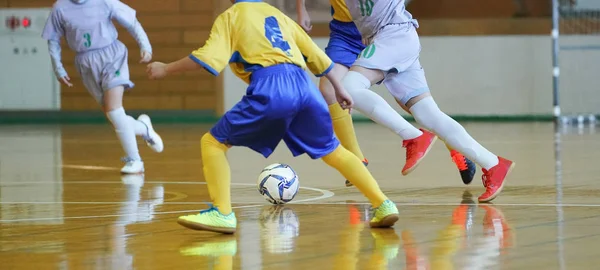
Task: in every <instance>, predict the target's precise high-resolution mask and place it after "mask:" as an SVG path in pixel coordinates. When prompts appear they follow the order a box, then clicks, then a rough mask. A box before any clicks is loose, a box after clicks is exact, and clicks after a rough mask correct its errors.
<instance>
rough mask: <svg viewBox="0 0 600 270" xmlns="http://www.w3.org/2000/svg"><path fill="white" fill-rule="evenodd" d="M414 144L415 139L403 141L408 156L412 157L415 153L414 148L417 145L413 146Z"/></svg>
mask: <svg viewBox="0 0 600 270" xmlns="http://www.w3.org/2000/svg"><path fill="white" fill-rule="evenodd" d="M413 144H414V141H413V140H409V141H403V142H402V147H404V148H406V156H407V157H412V156H413V154H414V150H415V149H414V148H415V147H412V146H413Z"/></svg>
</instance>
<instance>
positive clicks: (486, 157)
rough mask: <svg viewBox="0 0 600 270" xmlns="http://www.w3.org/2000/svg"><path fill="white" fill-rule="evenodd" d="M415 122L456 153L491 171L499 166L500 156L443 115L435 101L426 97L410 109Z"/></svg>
mask: <svg viewBox="0 0 600 270" xmlns="http://www.w3.org/2000/svg"><path fill="white" fill-rule="evenodd" d="M410 112H411V113H412V115H413V116H414V117H415V120H416V121H417V122H418V123H419V124H421V125H423V126H424V127H425V128H427V129H428V130H431V131H432V132H433V133H435V134H436V135H438V136H439V137H440V138H441V139H442V140H443V141H445V142H446V143H447V144H448V145H450V146H451V147H452V148H453V149H455V150H456V151H459V152H461V153H462V154H463V155H465V156H466V157H468V158H469V159H471V160H473V161H475V163H477V164H479V166H481V167H482V168H484V169H486V170H489V169H490V168H492V167H494V166H496V165H497V164H498V156H496V155H494V154H493V153H491V152H490V151H488V150H487V149H485V148H483V146H481V145H480V144H479V143H478V142H477V141H475V139H473V137H471V135H469V133H467V131H466V130H465V128H463V127H462V126H461V125H460V124H459V123H458V122H456V121H455V120H454V119H452V118H450V116H448V115H446V114H445V113H443V112H442V111H441V110H440V109H439V108H438V106H437V104H436V103H435V101H434V100H433V97H426V98H424V99H422V100H420V101H419V102H417V103H416V104H415V105H413V106H412V107H411V108H410Z"/></svg>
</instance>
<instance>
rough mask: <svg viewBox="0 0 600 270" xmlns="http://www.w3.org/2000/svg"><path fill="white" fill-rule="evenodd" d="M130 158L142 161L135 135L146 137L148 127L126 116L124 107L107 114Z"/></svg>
mask: <svg viewBox="0 0 600 270" xmlns="http://www.w3.org/2000/svg"><path fill="white" fill-rule="evenodd" d="M106 116H107V117H108V119H109V120H110V122H111V123H112V124H113V126H114V127H115V132H116V133H117V137H118V138H119V141H121V146H122V147H123V150H124V151H125V154H126V155H127V157H128V158H131V159H133V160H142V158H141V157H140V153H139V151H138V146H137V140H136V138H135V135H145V134H146V125H144V124H143V123H142V122H140V121H137V120H135V119H133V117H131V116H129V115H126V114H125V110H124V109H123V107H121V108H119V109H116V110H112V111H110V112H107V113H106Z"/></svg>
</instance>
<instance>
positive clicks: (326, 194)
mask: <svg viewBox="0 0 600 270" xmlns="http://www.w3.org/2000/svg"><path fill="white" fill-rule="evenodd" d="M105 182H108V181H105ZM92 183H93V182H92ZM110 183H120V182H110ZM146 183H149V182H146ZM164 183H169V182H164ZM182 183H190V182H182ZM194 183H195V184H206V182H194ZM231 185H232V186H234V185H238V186H254V185H255V184H249V183H231ZM300 189H306V190H311V191H316V192H320V193H321V196H318V197H313V198H306V199H302V200H295V201H293V202H289V203H287V204H298V203H303V202H311V201H317V200H323V199H327V198H330V197H333V196H334V195H335V193H333V192H331V191H329V190H325V189H319V188H311V187H300ZM5 203H6V202H2V203H0V204H5ZM20 203H21V204H27V203H24V202H20ZM88 203H90V204H91V203H93V202H88ZM245 203H248V202H245ZM163 204H168V203H163ZM190 204H192V203H190ZM198 204H202V203H198ZM203 204H206V203H203ZM161 205H162V204H161ZM263 206H269V204H267V203H263V204H251V205H242V206H234V207H232V208H233V209H242V208H253V207H263ZM198 211H199V210H198V209H195V210H180V211H166V212H154V213H153V214H154V215H164V214H176V213H191V212H198ZM133 215H138V214H137V213H129V214H113V215H97V216H75V217H50V218H26V219H0V223H10V222H23V221H46V220H65V219H93V218H107V217H124V216H133Z"/></svg>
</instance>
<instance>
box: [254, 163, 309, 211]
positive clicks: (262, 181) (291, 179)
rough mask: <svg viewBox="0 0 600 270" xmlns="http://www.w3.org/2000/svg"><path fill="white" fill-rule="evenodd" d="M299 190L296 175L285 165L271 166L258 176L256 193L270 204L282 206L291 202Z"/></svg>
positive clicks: (276, 164)
mask: <svg viewBox="0 0 600 270" xmlns="http://www.w3.org/2000/svg"><path fill="white" fill-rule="evenodd" d="M299 188H300V183H299V181H298V175H296V172H295V171H294V170H293V169H292V167H290V166H289V165H286V164H280V163H275V164H271V165H269V166H267V167H265V168H264V169H263V170H262V172H260V175H259V176H258V192H259V193H260V195H262V196H263V197H264V198H265V199H266V200H267V201H268V202H270V203H272V204H284V203H287V202H289V201H291V200H293V199H294V197H296V194H298V189H299Z"/></svg>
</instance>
